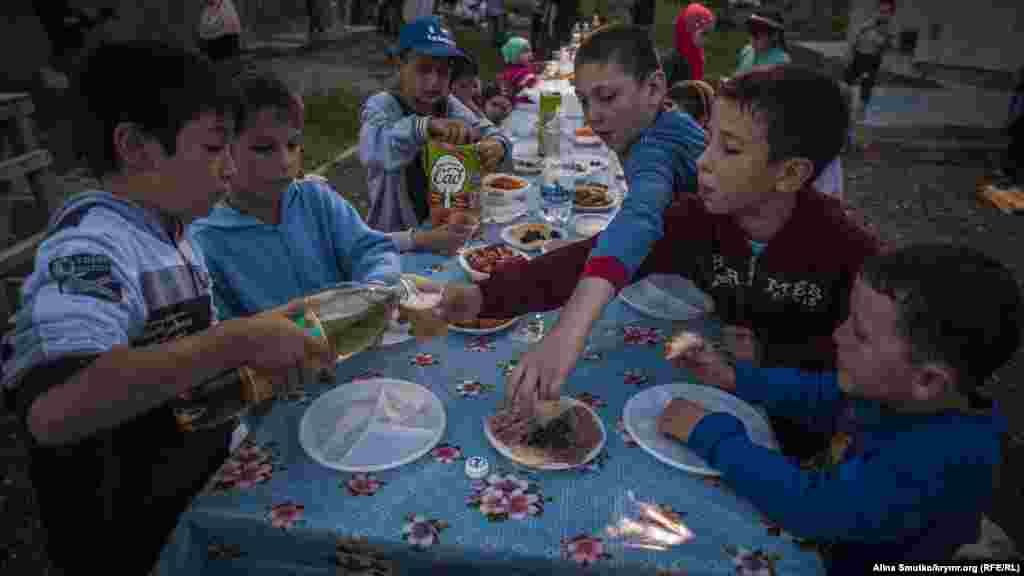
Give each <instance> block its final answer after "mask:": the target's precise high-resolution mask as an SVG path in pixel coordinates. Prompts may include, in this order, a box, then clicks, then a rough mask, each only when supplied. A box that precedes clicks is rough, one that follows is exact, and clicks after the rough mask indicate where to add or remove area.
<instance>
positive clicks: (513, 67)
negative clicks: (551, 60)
mask: <svg viewBox="0 0 1024 576" xmlns="http://www.w3.org/2000/svg"><path fill="white" fill-rule="evenodd" d="M501 56H502V58H503V59H504V60H505V69H504V70H502V71H501V73H500V74H498V78H497V80H498V85H499V86H500V87H501V89H502V90H503V91H504V92H505V93H506V94H509V95H511V96H513V97H516V96H518V95H519V93H520V92H522V91H523V90H525V89H527V88H529V87H531V86H533V85H534V84H536V83H537V81H538V80H539V79H540V78H539V77H538V76H537V72H536V70H535V66H534V65H533V51H532V50H531V49H530V42H529V41H528V40H527V39H526V38H523V37H522V36H513V37H511V38H509V39H508V42H505V45H504V46H502V47H501Z"/></svg>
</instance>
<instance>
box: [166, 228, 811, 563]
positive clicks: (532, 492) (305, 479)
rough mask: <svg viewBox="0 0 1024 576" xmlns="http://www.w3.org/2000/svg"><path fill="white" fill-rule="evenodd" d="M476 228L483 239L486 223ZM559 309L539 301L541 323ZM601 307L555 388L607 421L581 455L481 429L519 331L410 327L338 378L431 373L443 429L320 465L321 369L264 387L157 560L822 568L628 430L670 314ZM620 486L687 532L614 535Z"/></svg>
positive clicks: (452, 268) (517, 348)
mask: <svg viewBox="0 0 1024 576" xmlns="http://www.w3.org/2000/svg"><path fill="white" fill-rule="evenodd" d="M489 228H490V230H488V231H487V235H488V237H489V239H491V240H494V239H496V237H497V234H498V229H497V227H496V226H491V227H489ZM402 263H403V267H404V270H405V271H406V272H413V273H420V274H428V275H432V276H433V277H435V278H438V279H440V280H451V279H458V280H465V276H464V273H463V272H462V270H461V268H459V266H458V264H457V263H456V261H455V260H454V259H451V258H443V257H440V256H434V255H429V254H413V255H405V256H403V262H402ZM556 314H557V311H556V312H552V313H549V314H548V315H547V318H546V319H547V323H548V325H549V326H550V324H551V322H552V321H553V320H554V318H555V315H556ZM605 319H606V320H612V321H615V322H618V323H621V326H620V327H619V329H618V335H617V342H616V345H615V346H612V347H607V346H606V347H605V348H606V349H605V351H604V352H603V353H602V354H600V355H597V356H591V357H588V358H587V359H582V360H581V361H580V363H579V365H578V366H577V368H576V370H575V371H574V372H573V374H572V376H571V377H570V378H569V380H568V383H567V385H566V387H565V389H564V391H565V393H566V394H569V395H572V396H574V397H576V398H579V399H580V400H582V401H584V402H587V403H588V404H590V405H591V406H592V407H594V409H595V410H596V412H597V414H598V415H599V416H600V417H601V419H602V420H603V422H604V425H605V428H606V430H607V432H608V439H607V443H606V445H605V448H604V450H603V451H602V453H601V454H600V456H599V457H598V458H597V459H595V460H594V461H592V462H591V463H590V464H589V465H587V466H585V467H583V468H581V469H577V470H573V471H568V472H544V473H531V472H529V471H526V470H524V469H520V468H517V467H514V466H512V465H511V464H510V463H509V462H508V461H507V460H505V459H504V458H502V457H501V456H500V455H498V454H497V453H496V452H495V451H494V450H493V449H492V448H491V447H490V445H489V444H488V442H487V440H486V438H485V436H484V434H483V428H482V426H483V418H484V417H485V416H487V415H489V414H491V413H493V411H494V410H495V407H496V404H497V402H498V401H499V399H500V397H501V387H502V385H503V381H504V375H505V373H506V371H507V370H509V367H510V366H511V365H512V363H514V362H515V361H516V359H517V358H518V356H519V355H520V354H521V353H522V352H523V351H524V350H525V349H526V347H527V345H526V344H524V343H521V342H519V341H515V340H513V339H511V338H510V337H509V336H510V334H511V332H512V331H513V330H515V329H516V328H517V327H513V328H512V329H511V330H509V331H506V332H501V333H498V334H495V335H492V336H483V337H474V336H466V335H462V334H457V333H451V334H449V335H448V336H447V337H446V338H440V339H435V340H433V341H430V342H427V343H425V344H422V345H421V344H418V343H417V342H416V341H414V340H410V341H407V342H404V343H401V344H396V345H394V346H391V347H388V348H381V349H375V350H371V351H368V352H365V353H363V354H361V355H359V356H356V357H355V358H353V359H351V360H350V361H348V362H346V363H343V364H341V365H339V368H338V373H337V381H336V385H343V384H344V383H346V382H350V381H353V380H356V379H359V378H370V377H375V376H387V377H391V378H398V379H403V380H408V381H412V382H416V383H419V384H422V385H423V386H425V387H427V388H429V389H431V390H432V391H434V393H435V394H437V396H438V397H439V398H440V399H441V401H442V403H443V404H444V406H445V410H446V412H447V415H448V424H447V429H446V430H445V433H444V437H443V439H442V441H441V442H442V443H441V444H439V445H438V446H437V447H436V448H435V449H434V450H433V451H432V452H431V453H429V454H428V455H426V456H424V457H423V458H421V459H419V460H418V461H416V462H414V463H412V464H409V465H406V466H403V467H401V468H398V469H393V470H389V471H384V472H380V473H375V474H366V475H363V474H347V473H340V472H337V471H334V470H331V469H328V468H325V467H322V466H320V465H319V464H317V463H316V462H314V461H313V460H312V459H311V458H310V457H309V456H308V455H306V453H305V452H304V451H303V450H302V448H301V447H300V445H299V441H298V428H299V422H300V419H301V418H302V415H303V413H304V410H305V409H306V407H307V406H308V405H309V404H310V402H311V401H312V400H313V399H315V398H316V397H317V396H319V395H320V394H322V393H323V392H325V391H327V390H329V389H330V388H331V387H330V386H319V387H314V388H310V389H306V390H305V391H304V394H299V395H297V396H296V397H295V398H294V399H293V400H292V401H289V402H284V403H279V404H278V405H276V406H275V407H274V408H273V409H272V410H271V411H270V412H269V413H268V414H267V415H266V416H265V417H264V418H263V419H262V422H261V423H260V425H259V426H258V427H256V428H255V429H254V430H253V431H252V432H251V433H250V434H249V437H248V438H247V439H246V440H245V441H244V443H243V444H242V446H241V447H240V448H239V449H238V450H237V451H236V452H235V453H234V454H233V455H232V457H231V458H230V459H229V461H228V462H227V463H226V464H225V465H224V466H223V468H222V469H221V470H220V472H219V473H218V474H217V476H216V477H215V478H214V480H213V481H212V482H211V484H210V486H209V487H208V489H207V490H205V491H204V492H203V493H202V494H200V495H199V496H198V497H197V498H196V499H195V500H194V502H193V503H192V505H191V507H190V508H189V509H188V510H187V512H186V513H185V514H184V515H183V517H182V518H181V520H180V522H179V525H178V527H177V529H176V531H175V533H174V534H173V535H172V538H171V539H170V541H169V542H168V544H167V546H166V547H165V549H164V551H163V554H162V557H161V562H160V566H159V571H160V574H164V575H172V574H173V575H183V574H190V575H191V574H202V575H213V574H217V575H220V574H246V575H259V574H373V575H385V574H442V573H443V574H481V573H487V574H499V573H500V574H523V575H525V574H552V573H563V572H565V573H571V572H573V571H576V570H584V571H586V572H587V573H597V574H600V573H617V574H631V575H632V574H691V575H692V574H736V573H740V574H819V573H823V568H822V564H821V561H820V559H819V558H818V556H817V554H816V553H815V552H813V551H811V550H809V549H804V548H803V547H801V545H799V544H798V543H797V542H795V541H793V540H792V539H791V538H790V537H788V536H787V535H786V534H785V533H784V532H782V531H781V530H779V528H778V527H776V526H774V525H773V524H772V523H771V522H769V521H767V520H766V519H764V518H762V516H761V515H760V514H759V513H758V512H757V511H756V510H755V509H754V508H753V507H752V506H751V505H750V504H748V503H747V502H745V501H744V500H742V499H740V498H738V497H736V496H735V495H734V494H732V493H731V492H730V490H729V488H728V487H727V486H725V485H722V484H720V483H719V482H717V481H714V480H711V479H707V478H702V477H698V476H694V475H690V474H687V473H685V472H682V471H679V470H676V469H674V468H670V467H668V466H666V465H664V464H662V463H660V462H658V461H657V460H655V459H654V458H653V457H651V456H649V455H648V454H647V453H645V452H644V451H643V450H642V449H641V448H639V447H637V446H636V445H635V443H634V442H633V441H632V439H631V438H629V437H628V435H627V433H626V432H625V430H624V428H623V426H622V421H621V415H622V409H623V406H624V405H625V403H626V401H627V400H628V399H629V398H630V397H631V396H632V395H634V394H636V393H637V392H638V391H640V390H642V389H644V388H645V387H648V386H653V385H658V384H667V383H671V382H676V381H684V380H686V379H687V377H686V375H685V374H684V373H681V372H680V371H678V370H676V369H675V368H673V367H672V366H671V365H670V364H669V363H667V362H665V361H664V360H662V359H661V350H662V348H661V342H662V340H663V338H664V337H666V336H667V335H669V331H670V329H671V327H670V326H669V325H668V323H666V322H661V321H656V320H650V319H645V318H643V317H642V316H640V315H638V314H637V313H635V312H633V311H632V310H631V309H629V308H628V307H626V306H624V305H623V304H622V303H621V302H620V301H618V300H616V301H614V302H613V303H612V304H611V305H610V306H609V307H608V310H607V312H606V314H605ZM522 321H523V320H521V322H522ZM471 456H483V457H485V458H487V460H488V461H489V463H490V465H491V471H492V472H493V475H492V476H491V477H490V478H488V479H487V480H485V481H473V480H471V479H469V478H468V477H467V476H466V475H465V472H464V460H465V459H466V458H468V457H471ZM488 488H491V490H490V491H489V492H488V491H487V489H488ZM627 490H633V491H634V492H635V493H636V495H637V497H638V498H640V499H642V500H646V501H651V502H655V503H657V504H658V505H660V506H662V507H664V508H665V509H667V510H670V511H674V512H675V513H678V514H679V515H681V516H682V521H683V522H684V523H685V524H686V526H687V527H689V528H690V529H691V530H692V531H693V532H694V533H695V538H694V539H693V540H691V541H690V542H687V543H685V544H683V545H680V546H677V547H675V548H673V549H671V550H669V551H667V552H652V551H642V550H637V549H631V548H624V547H622V546H619V545H617V544H616V543H614V542H611V541H609V540H608V539H607V538H606V537H605V534H604V529H605V527H606V526H607V525H609V524H612V523H613V522H615V521H616V520H617V519H618V516H620V515H621V514H622V512H623V509H624V501H625V493H626V491H627ZM485 492H487V493H486V494H485ZM769 565H770V566H771V567H772V569H771V572H769V570H768V566H769Z"/></svg>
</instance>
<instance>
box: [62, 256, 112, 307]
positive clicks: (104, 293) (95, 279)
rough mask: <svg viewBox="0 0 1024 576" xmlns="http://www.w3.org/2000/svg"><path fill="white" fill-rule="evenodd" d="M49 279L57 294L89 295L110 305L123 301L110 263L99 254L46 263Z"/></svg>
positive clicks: (105, 257) (106, 257)
mask: <svg viewBox="0 0 1024 576" xmlns="http://www.w3.org/2000/svg"><path fill="white" fill-rule="evenodd" d="M50 276H51V277H52V278H53V279H54V280H56V281H57V285H58V286H59V287H60V292H61V294H77V295H80V296H91V297H93V298H100V299H102V300H109V301H110V302H120V301H122V300H123V299H124V288H123V287H122V286H121V283H120V282H118V281H117V279H115V278H114V262H113V261H112V260H111V259H110V258H109V257H108V256H106V255H103V254H72V255H71V256H64V257H62V258H54V259H53V260H51V261H50Z"/></svg>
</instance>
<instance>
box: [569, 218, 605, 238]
mask: <svg viewBox="0 0 1024 576" xmlns="http://www.w3.org/2000/svg"><path fill="white" fill-rule="evenodd" d="M611 221H612V219H611V218H610V217H608V216H606V215H604V214H580V215H579V216H577V217H576V221H575V222H574V223H573V228H574V229H575V230H576V234H579V235H580V236H582V237H584V238H591V237H594V236H597V235H598V234H600V233H601V232H602V231H603V230H604V229H605V228H607V227H608V223H609V222H611Z"/></svg>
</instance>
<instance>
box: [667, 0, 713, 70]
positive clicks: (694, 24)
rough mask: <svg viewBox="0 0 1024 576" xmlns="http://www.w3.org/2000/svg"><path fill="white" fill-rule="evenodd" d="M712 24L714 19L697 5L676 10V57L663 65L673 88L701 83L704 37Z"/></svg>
mask: <svg viewBox="0 0 1024 576" xmlns="http://www.w3.org/2000/svg"><path fill="white" fill-rule="evenodd" d="M714 24H715V15H714V14H713V13H712V12H711V10H708V9H707V7H705V6H704V5H703V4H698V3H696V2H694V3H692V4H689V5H688V6H686V7H684V8H680V9H679V14H678V15H677V16H676V31H675V48H676V50H675V53H673V54H672V57H671V58H669V59H668V61H667V62H666V63H665V76H666V78H667V80H668V85H669V86H672V85H674V84H676V83H678V82H685V81H686V80H703V79H704V35H705V34H706V33H707V31H708V30H710V29H711V27H712V26H714Z"/></svg>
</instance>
